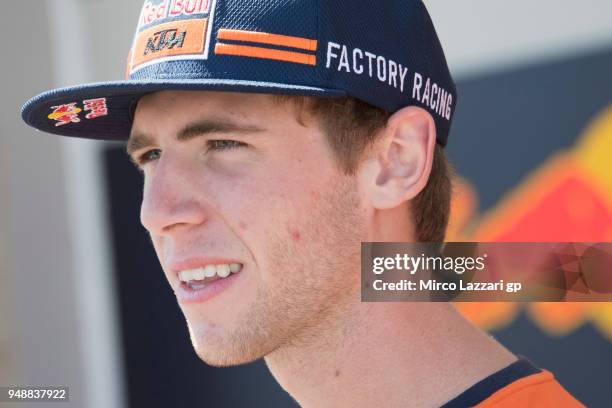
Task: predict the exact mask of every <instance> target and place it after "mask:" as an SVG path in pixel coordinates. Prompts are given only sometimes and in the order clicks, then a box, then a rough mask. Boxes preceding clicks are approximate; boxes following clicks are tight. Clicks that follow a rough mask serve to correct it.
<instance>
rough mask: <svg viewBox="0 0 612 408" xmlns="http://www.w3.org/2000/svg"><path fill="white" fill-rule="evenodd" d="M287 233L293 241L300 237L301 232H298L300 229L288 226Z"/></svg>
mask: <svg viewBox="0 0 612 408" xmlns="http://www.w3.org/2000/svg"><path fill="white" fill-rule="evenodd" d="M289 234H290V235H291V239H292V240H293V241H295V242H297V241H299V240H300V239H301V238H302V234H300V231H298V230H296V229H292V228H289Z"/></svg>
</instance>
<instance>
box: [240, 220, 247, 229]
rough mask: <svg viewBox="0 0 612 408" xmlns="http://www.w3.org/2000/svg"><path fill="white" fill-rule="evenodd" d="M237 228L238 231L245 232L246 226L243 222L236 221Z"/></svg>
mask: <svg viewBox="0 0 612 408" xmlns="http://www.w3.org/2000/svg"><path fill="white" fill-rule="evenodd" d="M238 226H239V227H240V229H242V230H246V229H247V225H246V223H245V222H244V221H242V220H241V221H238Z"/></svg>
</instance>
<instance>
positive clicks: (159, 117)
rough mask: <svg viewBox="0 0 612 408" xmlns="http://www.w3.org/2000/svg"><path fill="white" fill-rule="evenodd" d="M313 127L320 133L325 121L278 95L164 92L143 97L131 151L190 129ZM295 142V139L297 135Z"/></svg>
mask: <svg viewBox="0 0 612 408" xmlns="http://www.w3.org/2000/svg"><path fill="white" fill-rule="evenodd" d="M298 128H299V129H298ZM313 130H315V131H316V133H319V131H320V129H319V126H318V125H317V124H316V123H305V122H304V121H303V118H302V115H301V114H300V113H299V109H298V108H297V107H296V105H295V104H294V103H291V102H290V101H288V100H286V99H282V98H278V97H274V96H273V95H268V94H255V93H234V92H210V91H161V92H155V93H151V94H148V95H146V96H144V97H142V98H141V99H140V100H139V102H138V105H137V107H136V110H135V114H134V122H133V125H132V131H131V135H130V139H129V140H128V153H130V152H134V151H135V150H138V149H137V147H138V146H141V147H142V146H143V145H149V144H152V143H153V142H154V140H155V139H157V138H164V139H168V138H171V139H174V138H178V139H182V137H181V135H182V134H185V133H186V134H190V135H191V134H194V133H201V134H206V133H235V132H241V133H245V132H246V133H249V132H251V133H253V132H262V131H265V132H267V133H270V134H279V135H283V134H284V135H286V134H288V133H289V134H298V133H302V132H311V131H313ZM145 140H146V143H144V144H143V141H145ZM136 141H138V143H136ZM290 141H292V142H295V140H293V139H291V140H290ZM143 148H144V147H143Z"/></svg>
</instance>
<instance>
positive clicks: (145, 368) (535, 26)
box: [0, 0, 612, 408]
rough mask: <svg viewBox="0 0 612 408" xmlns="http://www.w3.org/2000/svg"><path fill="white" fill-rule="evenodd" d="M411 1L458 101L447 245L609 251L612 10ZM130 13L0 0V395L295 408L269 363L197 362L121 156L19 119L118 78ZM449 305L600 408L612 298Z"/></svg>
mask: <svg viewBox="0 0 612 408" xmlns="http://www.w3.org/2000/svg"><path fill="white" fill-rule="evenodd" d="M425 3H426V4H427V5H428V7H429V9H430V12H431V14H432V18H433V20H434V22H435V23H436V26H437V28H438V32H439V35H440V37H441V40H442V43H443V44H444V48H445V50H446V53H447V58H448V60H449V64H450V66H451V69H452V71H453V72H454V76H455V78H456V80H457V82H458V88H459V96H460V98H459V105H458V110H457V114H456V120H455V124H454V129H453V131H452V133H451V137H450V142H449V146H448V150H447V151H448V154H449V156H450V159H451V161H452V162H453V163H454V165H455V167H456V170H457V173H458V178H457V180H456V184H455V190H456V195H455V200H454V203H453V216H452V222H451V227H450V230H449V239H450V240H483V241H495V240H498V241H612V20H611V18H610V16H612V2H610V1H609V0H584V1H581V2H569V1H564V2H559V1H553V0H540V1H537V2H534V1H529V0H516V1H513V2H505V1H490V0H462V1H460V2H451V1H447V0H425ZM141 6H142V2H141V1H140V0H129V1H125V0H124V1H119V0H44V1H43V0H41V1H12V2H4V3H3V8H2V13H1V17H0V19H1V24H0V30H1V33H2V35H1V38H3V52H2V56H1V57H0V58H1V61H2V64H1V65H0V72H1V74H2V75H1V76H0V81H1V89H2V99H1V101H0V103H1V106H2V109H0V119H1V120H0V385H21V386H26V385H29V386H36V385H54V386H69V387H70V389H71V401H70V403H66V404H57V403H55V404H50V405H51V406H54V407H60V406H71V407H91V408H98V407H100V408H102V407H105V408H107V407H118V408H123V407H125V408H127V407H145V406H146V407H166V406H186V405H187V404H199V406H206V407H245V406H266V407H293V406H295V405H294V404H293V402H292V401H291V399H290V398H289V397H288V396H287V395H286V394H285V393H284V392H283V391H282V390H281V389H280V388H279V387H278V386H277V385H276V384H275V382H274V381H273V380H272V378H271V376H270V374H269V372H268V371H267V370H266V368H265V365H264V364H263V363H261V362H259V363H256V364H253V365H250V366H246V367H238V368H231V369H213V368H210V367H207V366H205V365H204V364H203V363H201V362H200V361H199V360H198V359H197V357H196V355H195V353H194V352H193V350H192V347H191V344H190V342H189V337H188V333H187V329H186V325H185V322H184V319H183V317H182V316H181V314H180V311H179V309H178V307H177V305H176V301H175V299H174V297H173V295H172V293H171V291H170V290H169V287H168V285H167V283H166V282H165V280H164V278H163V276H162V272H161V269H160V267H159V265H158V263H157V260H156V258H155V255H154V253H153V251H152V248H151V246H150V244H149V242H148V239H147V237H146V235H145V234H144V230H143V229H142V227H141V226H140V224H139V221H138V212H139V201H140V198H141V179H140V176H139V174H138V173H137V172H136V171H135V170H134V169H133V167H132V166H131V165H130V164H129V163H128V161H127V158H126V156H125V154H124V153H123V146H121V145H117V144H109V143H103V142H93V141H83V140H75V139H70V140H69V139H62V138H57V137H54V136H49V135H46V134H42V133H37V132H35V131H33V130H32V129H29V128H27V127H26V126H25V125H23V124H22V122H21V120H20V118H19V109H20V107H21V104H22V103H23V102H24V101H25V100H26V99H27V98H29V97H31V96H33V95H35V94H37V93H39V92H40V91H43V90H46V89H49V88H53V87H57V86H64V85H71V84H76V83H81V82H93V81H103V80H112V79H120V78H122V77H123V73H124V69H125V61H126V57H127V52H128V49H129V47H130V45H131V38H132V34H133V29H134V27H135V23H136V21H137V18H138V13H139V11H140V8H141ZM611 272H612V265H611ZM459 307H460V308H461V310H462V312H463V313H465V314H466V316H468V317H469V318H470V319H472V320H473V321H474V322H476V323H477V324H479V325H480V326H482V327H484V328H486V329H487V330H490V331H491V333H492V334H493V335H494V336H495V337H497V338H498V339H499V340H500V341H501V342H502V343H504V344H505V345H506V346H507V347H509V348H510V349H511V350H512V351H513V352H515V353H517V354H522V355H524V356H527V357H528V358H530V359H531V360H532V361H534V362H535V363H536V364H538V365H540V366H541V367H543V368H546V369H549V370H551V371H553V372H554V373H555V374H556V376H557V377H558V379H559V380H560V382H561V383H562V384H563V385H564V386H565V387H566V388H567V389H568V390H569V391H570V392H572V393H573V394H574V395H576V396H577V397H578V398H579V399H581V400H582V401H583V402H584V403H586V404H587V405H588V406H589V407H609V406H612V387H610V385H611V383H610V378H612V347H611V341H612V305H611V304H608V303H592V304H553V303H543V304H513V303H499V304H461V305H459ZM20 406H26V404H24V405H20ZM36 406H38V407H40V406H45V404H44V403H40V404H37V405H36Z"/></svg>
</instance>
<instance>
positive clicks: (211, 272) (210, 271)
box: [204, 265, 217, 278]
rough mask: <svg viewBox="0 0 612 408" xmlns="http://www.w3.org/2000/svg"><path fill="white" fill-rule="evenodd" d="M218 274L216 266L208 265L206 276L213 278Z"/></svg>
mask: <svg viewBox="0 0 612 408" xmlns="http://www.w3.org/2000/svg"><path fill="white" fill-rule="evenodd" d="M216 274H217V267H216V266H215V265H206V267H205V268H204V276H206V277H207V278H212V277H213V276H215V275H216Z"/></svg>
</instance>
